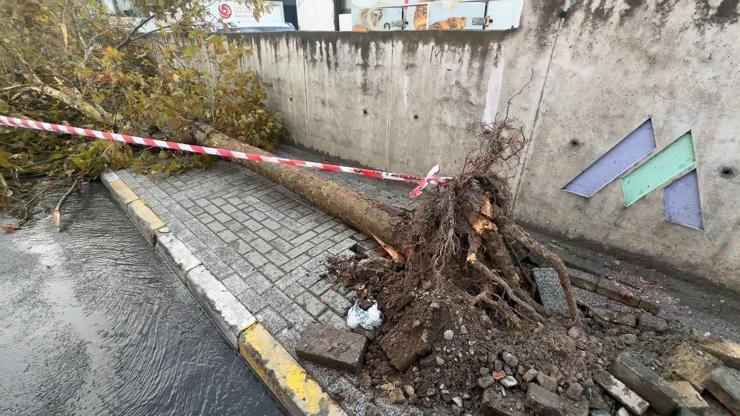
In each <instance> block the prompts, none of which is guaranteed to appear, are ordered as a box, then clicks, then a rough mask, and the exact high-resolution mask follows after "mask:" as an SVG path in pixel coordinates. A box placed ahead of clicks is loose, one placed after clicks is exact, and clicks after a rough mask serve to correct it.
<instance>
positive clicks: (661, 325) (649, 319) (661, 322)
mask: <svg viewBox="0 0 740 416" xmlns="http://www.w3.org/2000/svg"><path fill="white" fill-rule="evenodd" d="M639 328H640V330H641V331H653V332H663V331H665V330H666V329H667V328H668V321H666V320H665V319H663V318H660V317H658V316H655V315H653V314H651V313H648V312H645V313H642V314H640V320H639Z"/></svg>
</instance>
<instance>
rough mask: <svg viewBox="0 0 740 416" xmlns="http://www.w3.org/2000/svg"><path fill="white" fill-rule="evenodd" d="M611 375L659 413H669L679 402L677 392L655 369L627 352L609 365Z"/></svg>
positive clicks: (676, 407)
mask: <svg viewBox="0 0 740 416" xmlns="http://www.w3.org/2000/svg"><path fill="white" fill-rule="evenodd" d="M609 370H610V371H611V373H612V375H614V377H616V378H617V379H619V380H620V381H621V382H623V383H624V384H625V385H626V386H627V387H629V388H630V389H632V390H634V391H635V392H636V393H637V394H639V395H640V397H643V398H644V399H645V400H647V401H648V403H650V407H651V408H652V409H653V410H654V411H655V412H656V413H657V414H659V415H670V414H671V413H673V412H674V411H675V410H676V409H678V406H679V405H680V403H681V398H680V396H679V395H678V393H677V392H676V391H675V390H673V389H672V388H671V387H670V386H669V385H668V383H667V382H666V381H665V380H664V379H663V378H661V377H660V376H659V375H658V374H657V373H656V372H655V371H653V370H651V369H650V368H648V367H647V366H645V365H644V364H642V363H641V362H640V360H638V359H637V357H635V356H634V355H632V354H631V353H629V352H623V353H621V354H619V355H618V356H617V358H615V359H614V361H613V362H612V364H611V366H610V367H609Z"/></svg>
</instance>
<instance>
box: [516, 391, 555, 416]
mask: <svg viewBox="0 0 740 416" xmlns="http://www.w3.org/2000/svg"><path fill="white" fill-rule="evenodd" d="M524 406H525V407H526V408H527V409H529V410H531V411H532V413H534V414H535V415H537V416H561V415H562V414H563V404H562V403H561V402H560V397H558V395H557V394H555V393H553V392H551V391H549V390H546V389H544V388H543V387H540V386H539V385H537V384H530V385H529V388H528V389H527V398H526V400H525V402H524Z"/></svg>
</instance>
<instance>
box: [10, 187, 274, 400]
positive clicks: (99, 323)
mask: <svg viewBox="0 0 740 416" xmlns="http://www.w3.org/2000/svg"><path fill="white" fill-rule="evenodd" d="M64 212H65V218H64V220H65V224H67V225H68V228H67V229H66V230H65V231H64V232H62V233H56V232H55V231H53V229H52V227H51V223H50V221H49V219H48V218H41V217H40V218H39V219H37V220H36V221H35V222H33V223H32V224H29V225H28V226H27V227H26V228H24V229H23V230H21V231H18V232H16V233H14V234H10V235H4V234H3V235H0V373H2V376H1V377H0V414H3V415H4V414H13V415H37V414H85V415H87V414H96V415H102V414H113V415H119V414H125V415H151V414H158V415H168V414H171V415H175V414H176V415H216V414H226V413H229V414H249V415H280V414H282V413H281V412H280V410H279V408H278V405H277V404H276V403H275V402H274V400H273V399H272V398H271V397H270V395H269V394H268V392H267V390H266V389H265V387H264V386H263V385H262V384H261V383H260V382H259V380H258V379H257V378H256V376H255V375H254V374H253V373H251V371H249V369H248V368H247V367H246V365H245V364H244V363H243V362H242V361H241V359H240V358H239V356H238V354H236V352H235V351H233V350H232V349H231V348H230V347H229V346H228V345H227V344H226V342H225V341H223V340H222V338H221V335H220V334H219V332H218V330H217V329H216V328H215V327H214V326H213V325H212V324H211V323H210V321H208V318H207V317H206V316H205V314H204V313H203V312H202V311H201V310H200V309H199V308H198V306H197V305H196V303H195V301H194V300H193V299H192V298H191V296H190V294H189V293H188V292H187V291H186V290H185V288H183V287H182V285H181V284H180V282H179V280H178V279H177V277H176V276H175V275H174V273H173V272H172V271H171V270H170V269H169V268H168V267H167V266H166V265H165V264H164V263H163V261H162V260H161V259H160V258H159V257H157V255H156V254H155V253H154V251H153V250H152V248H151V247H150V246H148V245H147V244H146V242H145V240H144V239H143V238H142V237H141V235H140V234H139V232H138V231H137V230H136V228H135V227H134V226H133V224H132V223H131V221H130V220H129V219H128V218H127V217H126V216H125V215H124V214H123V213H122V212H121V211H120V210H119V209H118V208H117V207H116V206H115V205H114V204H113V202H112V201H111V200H110V199H109V197H108V195H107V191H106V190H105V189H104V188H103V187H102V186H101V185H99V184H94V185H92V186H91V187H89V188H87V189H86V190H85V191H84V192H83V193H82V194H81V195H76V194H75V195H73V196H72V197H70V198H69V200H68V202H67V203H66V204H65V209H64Z"/></svg>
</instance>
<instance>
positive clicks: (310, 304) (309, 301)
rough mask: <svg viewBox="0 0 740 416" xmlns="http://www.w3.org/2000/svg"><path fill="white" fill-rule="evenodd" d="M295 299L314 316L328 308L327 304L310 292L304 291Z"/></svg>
mask: <svg viewBox="0 0 740 416" xmlns="http://www.w3.org/2000/svg"><path fill="white" fill-rule="evenodd" d="M295 301H296V302H297V303H298V304H299V305H301V307H302V308H303V309H304V310H305V311H306V312H308V313H309V314H311V315H312V316H319V315H320V314H321V313H323V312H324V311H325V310H326V305H325V304H324V303H322V302H321V301H320V300H319V299H318V298H316V297H315V296H313V295H312V294H310V293H309V292H302V293H301V294H300V295H298V296H296V298H295Z"/></svg>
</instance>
